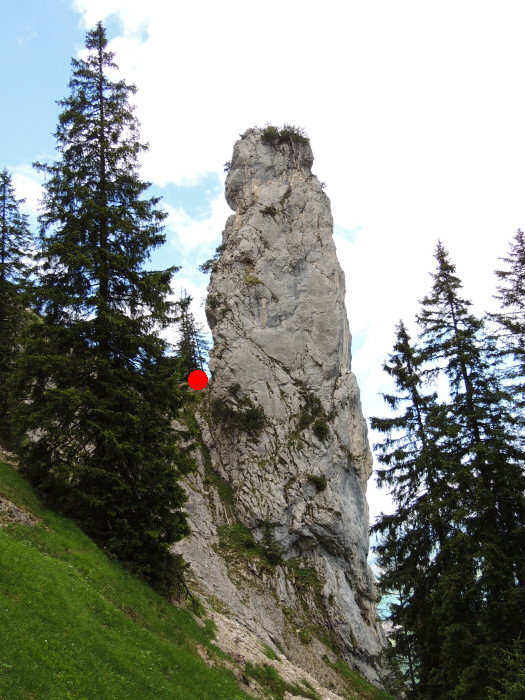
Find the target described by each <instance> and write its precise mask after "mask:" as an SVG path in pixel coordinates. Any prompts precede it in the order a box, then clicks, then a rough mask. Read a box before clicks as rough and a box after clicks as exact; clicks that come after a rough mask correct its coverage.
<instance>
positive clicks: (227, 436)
mask: <svg viewBox="0 0 525 700" xmlns="http://www.w3.org/2000/svg"><path fill="white" fill-rule="evenodd" d="M312 163H313V155H312V150H311V148H310V144H309V141H308V140H307V139H301V138H300V137H297V136H293V135H290V134H288V135H287V136H286V135H285V136H282V135H281V136H279V135H275V134H274V135H273V138H269V139H265V138H264V132H263V131H262V130H261V129H249V130H248V131H247V132H246V133H245V134H244V135H243V136H242V137H241V139H240V140H239V141H238V142H237V143H236V144H235V147H234V152H233V159H232V162H231V168H230V170H229V172H228V176H227V179H226V200H227V202H228V204H229V205H230V207H231V208H232V209H233V210H234V211H235V214H234V215H232V216H230V217H229V218H228V220H227V222H226V227H225V230H224V232H223V245H222V252H221V254H220V258H219V259H218V261H217V262H216V263H215V265H214V269H213V273H212V277H211V281H210V285H209V288H208V298H207V305H206V314H207V318H208V322H209V325H210V327H211V330H212V334H213V341H214V347H213V351H212V355H211V358H210V371H211V374H212V379H211V381H210V384H209V386H208V388H207V389H206V390H205V392H203V395H204V401H203V405H202V408H201V410H200V417H199V418H198V420H199V424H200V428H201V434H202V438H203V441H204V444H205V448H204V451H203V453H202V455H201V459H200V469H199V472H198V473H197V474H195V475H193V476H192V477H190V479H188V481H187V490H188V493H189V501H188V512H189V516H190V518H189V519H190V523H191V526H192V529H193V535H192V536H191V537H189V538H187V540H184V541H183V542H181V543H179V544H178V545H177V547H176V549H177V551H179V552H181V553H182V554H183V556H184V557H185V559H186V560H187V561H188V562H190V564H191V568H192V574H191V576H192V577H193V585H194V586H195V587H196V588H197V590H198V591H199V593H200V594H201V595H202V596H203V597H204V598H205V599H207V600H208V601H211V602H213V603H214V605H215V606H217V605H219V607H221V606H222V608H223V609H222V610H220V612H223V611H224V610H227V611H228V612H229V614H230V615H231V616H232V617H233V618H234V619H236V620H237V621H239V622H240V623H242V624H243V625H245V626H246V627H248V628H249V629H250V630H251V631H252V632H254V633H256V634H257V635H258V636H259V638H260V639H261V640H262V641H264V642H265V643H266V644H268V645H269V646H270V647H272V648H273V649H274V650H280V651H282V652H283V653H285V654H286V656H288V657H289V658H290V659H291V660H292V661H293V662H294V663H297V664H299V665H301V664H302V665H303V667H305V666H308V668H309V669H310V670H312V669H317V671H318V673H319V674H320V676H321V677H323V674H325V676H326V677H327V678H328V677H329V676H330V670H331V669H330V667H329V666H327V665H326V664H324V665H323V662H322V661H321V657H322V656H323V654H325V655H327V656H328V658H329V659H331V660H332V661H334V660H335V658H336V657H335V656H334V653H333V650H334V649H335V650H336V651H338V652H339V653H340V654H341V655H342V656H343V657H344V659H345V660H346V661H347V662H348V663H349V664H350V665H351V666H353V667H354V668H356V669H358V670H359V671H361V673H363V674H364V675H365V676H366V677H367V678H368V679H369V680H371V681H372V682H374V683H375V684H376V685H381V681H382V677H383V675H382V674H383V672H382V669H381V666H380V664H379V661H378V658H377V657H378V655H379V653H380V652H381V650H382V648H383V647H384V646H385V638H384V635H383V632H382V629H381V626H380V624H379V622H378V618H377V609H376V603H375V600H376V591H375V588H374V582H373V575H372V572H371V570H370V569H369V567H368V565H367V553H368V546H369V541H368V506H367V502H366V497H365V493H366V483H367V480H368V478H369V477H370V475H371V471H372V467H371V465H372V458H371V454H370V449H369V445H368V440H367V429H366V423H365V420H364V418H363V415H362V411H361V404H360V399H359V388H358V386H357V382H356V379H355V376H354V375H353V374H352V372H351V354H350V345H351V336H350V332H349V328H348V321H347V315H346V309H345V304H344V296H345V281H344V274H343V272H342V270H341V267H340V265H339V262H338V260H337V257H336V251H335V246H334V242H333V238H332V230H333V220H332V215H331V211H330V201H329V199H328V197H327V196H326V194H325V193H324V191H323V189H322V186H321V184H320V182H319V180H318V179H317V177H316V176H315V175H312V173H311V167H312Z"/></svg>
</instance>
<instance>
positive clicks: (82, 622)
mask: <svg viewBox="0 0 525 700" xmlns="http://www.w3.org/2000/svg"><path fill="white" fill-rule="evenodd" d="M202 612H203V614H202V618H199V617H197V616H196V615H194V614H192V613H191V612H190V611H189V610H188V609H185V608H181V607H176V606H174V605H171V604H170V603H169V602H167V601H166V600H165V599H163V598H162V597H160V596H159V595H157V594H156V593H155V592H154V591H153V590H152V589H151V588H149V587H148V586H147V585H146V584H144V583H143V582H142V581H140V580H139V579H138V578H136V577H135V576H133V575H131V574H130V573H129V572H127V571H126V570H125V569H123V568H122V566H121V565H120V564H119V563H117V562H115V561H111V560H110V559H108V557H107V556H106V555H105V554H104V553H103V552H102V551H100V550H99V549H98V548H97V547H96V546H95V544H94V543H93V542H92V541H91V540H90V539H88V538H87V537H86V536H85V535H84V534H83V533H82V532H81V531H80V530H79V529H78V527H77V526H76V525H75V524H74V523H73V522H72V521H71V520H68V519H67V518H64V517H62V516H59V515H57V514H56V513H55V512H53V511H52V510H50V509H49V508H46V507H45V505H44V504H43V503H42V501H41V500H40V499H39V497H38V496H37V494H36V493H35V492H34V491H33V490H32V488H31V487H30V486H29V485H28V484H27V483H26V482H25V481H24V480H23V479H22V478H21V476H20V475H19V474H18V473H17V471H16V470H15V469H14V468H13V466H11V465H9V464H7V463H4V462H0V629H1V630H2V634H1V635H0V699H1V700H21V699H22V698H35V699H36V700H40V699H42V700H43V699H44V698H45V699H46V700H47V699H49V698H56V699H59V698H78V699H80V698H85V699H86V700H90V699H91V698H93V699H95V698H97V700H101V699H103V698H107V699H109V698H115V699H119V700H120V699H122V698H141V699H144V698H169V699H170V700H176V699H178V698H180V699H181V700H192V699H195V700H205V699H206V698H209V699H210V700H211V699H213V700H217V699H221V698H224V700H226V699H227V700H241V699H244V698H251V697H273V698H291V697H294V696H297V697H309V698H321V697H323V698H329V697H331V698H337V697H347V698H363V699H364V698H388V697H390V696H388V695H386V694H385V693H383V692H381V691H378V690H377V689H375V688H373V686H370V685H369V684H367V683H366V682H365V681H364V680H362V679H360V678H359V676H357V674H355V673H354V672H352V671H350V669H349V668H348V667H346V666H345V665H344V664H340V666H339V671H340V676H341V683H342V684H344V686H345V688H346V690H344V691H343V694H342V695H340V696H338V695H335V693H331V692H328V691H326V692H325V691H324V689H320V688H319V686H318V689H319V690H321V694H319V693H318V692H316V691H315V690H314V686H313V684H312V683H310V682H309V681H307V680H306V678H305V674H304V673H303V675H302V678H303V680H305V681H306V682H302V683H301V686H299V685H295V687H294V684H292V683H290V682H288V684H287V683H286V682H285V681H283V680H282V679H281V678H280V676H279V675H278V674H277V672H276V670H275V667H278V666H279V665H280V664H283V662H286V660H285V659H283V660H282V661H277V660H276V659H275V654H273V653H272V652H270V651H269V650H264V649H263V647H262V645H259V646H260V650H259V653H260V654H261V655H262V658H263V659H265V663H261V662H256V660H255V661H253V662H251V661H247V662H246V663H245V664H243V665H241V664H240V663H239V662H238V661H235V659H234V657H233V656H232V655H229V654H227V653H225V652H223V651H222V650H221V649H220V648H219V647H218V646H217V645H216V644H214V637H215V631H214V630H215V629H216V625H215V623H214V622H213V620H212V619H210V618H209V617H207V616H206V614H205V613H204V611H202ZM223 622H224V621H223ZM219 633H220V634H218V635H217V636H219V637H221V639H225V640H226V639H227V637H228V634H227V628H226V627H225V626H224V625H222V626H221V629H219ZM240 641H241V640H238V639H237V640H235V643H236V645H237V647H238V649H239V650H241V649H242V650H243V651H245V652H246V653H247V654H248V653H249V647H250V644H249V643H248V642H249V641H250V640H242V642H243V643H244V646H243V644H240V643H239V642H240ZM252 647H253V644H252ZM252 654H253V648H252ZM237 656H238V655H237ZM239 658H240V657H239ZM244 658H246V657H244ZM283 667H284V666H283ZM284 675H287V674H284ZM236 676H237V678H236ZM287 677H292V676H289V675H287ZM256 679H257V680H256ZM297 680H298V682H301V680H300V678H299V677H298V679H297ZM241 684H244V688H245V690H243V689H242V688H241ZM290 691H291V692H292V693H293V694H290ZM299 693H300V694H299Z"/></svg>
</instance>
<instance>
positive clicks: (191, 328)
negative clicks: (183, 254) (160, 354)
mask: <svg viewBox="0 0 525 700" xmlns="http://www.w3.org/2000/svg"><path fill="white" fill-rule="evenodd" d="M191 301H192V298H191V296H190V295H189V294H187V293H186V290H184V291H182V292H181V295H180V299H179V301H178V306H179V309H180V317H179V321H178V323H179V332H180V336H179V340H178V343H177V345H176V355H177V356H178V357H180V358H181V363H182V364H181V371H182V373H183V375H184V376H185V377H187V376H188V375H189V374H190V372H193V370H196V369H203V367H204V363H205V357H206V354H207V351H208V342H207V341H206V338H205V336H204V332H203V329H202V326H200V325H199V324H198V323H197V322H196V321H195V317H194V315H193V313H192V312H191V311H190V304H191Z"/></svg>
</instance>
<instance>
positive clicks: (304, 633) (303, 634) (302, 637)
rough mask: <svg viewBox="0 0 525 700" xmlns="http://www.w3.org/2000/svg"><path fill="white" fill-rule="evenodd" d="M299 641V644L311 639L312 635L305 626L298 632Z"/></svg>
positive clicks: (306, 642)
mask: <svg viewBox="0 0 525 700" xmlns="http://www.w3.org/2000/svg"><path fill="white" fill-rule="evenodd" d="M299 641H300V642H301V644H310V642H311V641H312V635H311V634H310V632H309V631H308V630H307V629H306V628H305V627H303V629H302V630H300V632H299Z"/></svg>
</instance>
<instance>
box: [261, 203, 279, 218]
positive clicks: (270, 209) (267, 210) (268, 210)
mask: <svg viewBox="0 0 525 700" xmlns="http://www.w3.org/2000/svg"><path fill="white" fill-rule="evenodd" d="M259 211H260V212H261V214H262V215H263V216H271V217H272V219H275V217H276V216H277V214H278V213H279V212H278V211H277V209H276V208H275V207H274V206H273V204H269V205H268V206H267V207H264V209H260V210H259Z"/></svg>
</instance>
